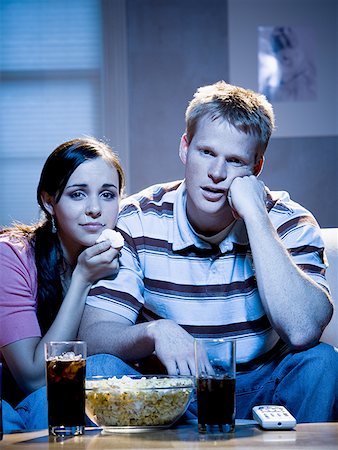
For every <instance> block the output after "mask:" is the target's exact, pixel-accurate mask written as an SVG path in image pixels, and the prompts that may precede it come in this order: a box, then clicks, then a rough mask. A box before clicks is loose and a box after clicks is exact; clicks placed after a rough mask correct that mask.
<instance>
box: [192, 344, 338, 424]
mask: <svg viewBox="0 0 338 450" xmlns="http://www.w3.org/2000/svg"><path fill="white" fill-rule="evenodd" d="M264 404H268V405H269V404H275V405H283V406H285V407H286V408H287V409H288V410H289V411H290V412H291V414H292V415H293V416H295V417H296V419H297V422H298V423H300V422H329V421H335V420H338V352H337V350H335V349H334V348H333V347H331V346H329V345H327V344H324V343H321V344H319V345H316V346H315V347H313V348H310V349H308V350H305V351H301V352H294V353H290V354H288V355H287V356H285V357H284V358H283V359H281V360H280V361H271V362H269V363H267V364H265V365H264V366H262V367H260V368H259V369H256V370H254V371H252V372H247V373H242V374H237V380H236V417H237V418H239V419H252V407H253V406H255V405H264ZM190 411H191V412H192V413H194V414H196V413H197V405H196V402H194V403H193V404H191V407H190Z"/></svg>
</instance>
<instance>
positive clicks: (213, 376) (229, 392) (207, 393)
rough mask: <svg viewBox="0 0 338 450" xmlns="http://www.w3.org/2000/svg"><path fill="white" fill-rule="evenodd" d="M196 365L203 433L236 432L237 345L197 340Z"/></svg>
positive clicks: (225, 340) (227, 342) (230, 342)
mask: <svg viewBox="0 0 338 450" xmlns="http://www.w3.org/2000/svg"><path fill="white" fill-rule="evenodd" d="M195 365H196V385H197V386H196V387H197V408H198V431H199V432H200V433H215V432H216V433H224V432H225V433H228V432H233V431H234V430H235V414H236V341H235V340H229V339H225V338H216V339H214V338H197V339H195Z"/></svg>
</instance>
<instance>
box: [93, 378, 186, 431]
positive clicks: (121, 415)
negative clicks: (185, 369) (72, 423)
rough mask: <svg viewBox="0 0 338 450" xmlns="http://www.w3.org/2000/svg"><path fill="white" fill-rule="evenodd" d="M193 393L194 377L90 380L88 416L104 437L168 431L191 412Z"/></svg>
mask: <svg viewBox="0 0 338 450" xmlns="http://www.w3.org/2000/svg"><path fill="white" fill-rule="evenodd" d="M193 390H194V379H193V377H189V376H184V375H182V376H180V375H130V376H123V377H112V378H108V377H101V376H96V377H92V378H87V380H86V414H87V415H88V417H89V418H90V419H91V421H92V422H94V423H95V424H96V425H97V426H98V427H100V428H102V429H103V432H104V433H112V432H127V433H128V432H129V433H130V432H143V431H152V430H158V429H162V428H168V427H170V426H171V425H173V424H174V423H175V422H176V421H177V420H178V419H179V418H180V417H181V416H182V415H183V414H184V412H185V411H186V409H187V408H188V406H189V403H190V400H191V397H192V393H193Z"/></svg>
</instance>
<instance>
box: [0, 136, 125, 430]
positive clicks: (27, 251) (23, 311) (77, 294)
mask: <svg viewBox="0 0 338 450" xmlns="http://www.w3.org/2000/svg"><path fill="white" fill-rule="evenodd" d="M123 188H124V173H123V170H122V167H121V164H120V162H119V159H118V157H117V155H116V154H115V153H114V152H113V151H112V150H111V148H109V147H108V146H107V145H106V144H105V143H103V142H100V141H97V140H95V139H92V138H88V139H87V138H86V139H74V140H71V141H69V142H65V143H64V144H62V145H60V146H59V147H58V148H56V149H55V150H54V151H53V152H52V153H51V155H50V156H49V157H48V159H47V161H46V162H45V165H44V167H43V170H42V173H41V177H40V182H39V185H38V188H37V200H38V203H39V205H40V207H41V210H42V213H43V214H42V215H43V218H42V219H41V220H40V221H39V222H38V223H36V224H34V225H23V224H15V225H13V226H12V227H10V228H5V229H2V230H1V231H0V361H2V362H3V366H4V383H3V398H4V400H6V402H4V414H3V415H4V428H5V432H6V431H7V432H9V431H13V430H16V429H19V430H20V429H21V430H22V429H36V428H42V427H45V426H47V422H46V417H47V416H46V410H45V409H46V399H45V397H46V395H45V390H41V389H40V388H41V387H42V386H44V384H45V363H44V343H45V342H47V341H60V340H74V339H76V336H77V332H78V328H79V324H80V320H81V317H82V313H83V309H84V306H85V301H86V296H87V294H88V291H89V289H90V287H91V286H92V284H93V283H94V282H95V281H97V280H98V279H101V278H106V277H111V276H114V274H116V273H117V271H118V252H119V249H115V248H113V247H112V246H111V245H110V242H109V241H107V240H105V241H103V242H100V243H96V241H97V239H98V237H99V236H100V234H101V233H102V231H103V230H104V229H112V228H114V227H115V224H116V220H117V215H118V209H119V200H120V197H121V193H122V191H123ZM12 407H13V408H15V409H13V408H12Z"/></svg>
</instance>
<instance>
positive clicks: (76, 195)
mask: <svg viewBox="0 0 338 450" xmlns="http://www.w3.org/2000/svg"><path fill="white" fill-rule="evenodd" d="M83 196H84V193H83V192H80V191H76V192H72V193H71V194H70V197H71V198H74V199H75V200H79V199H81V198H83Z"/></svg>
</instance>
